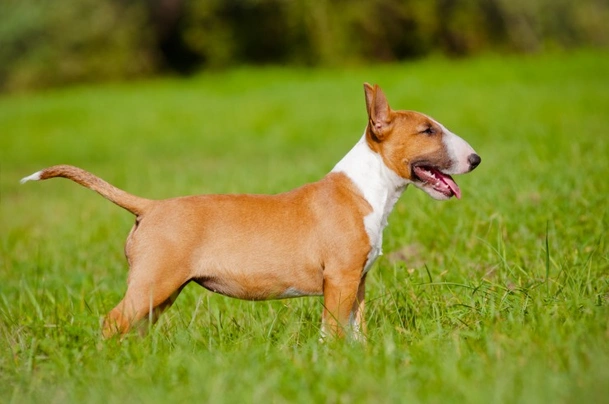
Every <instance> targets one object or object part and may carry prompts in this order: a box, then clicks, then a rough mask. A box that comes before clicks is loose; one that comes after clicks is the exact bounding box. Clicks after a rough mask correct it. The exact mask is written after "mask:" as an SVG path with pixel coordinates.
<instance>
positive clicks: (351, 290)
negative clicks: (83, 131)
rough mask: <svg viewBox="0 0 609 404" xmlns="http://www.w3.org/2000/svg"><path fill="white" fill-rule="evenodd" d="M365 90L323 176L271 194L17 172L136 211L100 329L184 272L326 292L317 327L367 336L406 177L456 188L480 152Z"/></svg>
mask: <svg viewBox="0 0 609 404" xmlns="http://www.w3.org/2000/svg"><path fill="white" fill-rule="evenodd" d="M364 93H365V100H366V110H367V112H368V124H367V126H366V129H365V132H364V134H363V136H362V137H361V138H360V140H359V141H358V142H357V144H356V145H355V146H354V147H353V148H352V149H351V151H349V153H347V155H346V156H345V157H344V158H343V159H342V160H340V161H339V162H338V164H336V166H335V167H334V169H332V171H330V173H328V174H327V175H326V176H325V177H323V178H322V179H321V180H319V181H317V182H314V183H310V184H306V185H303V186H301V187H299V188H296V189H294V190H292V191H289V192H285V193H281V194H277V195H250V194H235V195H232V194H231V195H199V196H185V197H179V198H172V199H165V200H152V199H145V198H141V197H138V196H135V195H132V194H129V193H127V192H125V191H123V190H121V189H118V188H116V187H114V186H113V185H111V184H109V183H107V182H106V181H104V180H102V179H101V178H99V177H96V176H95V175H93V174H91V173H89V172H87V171H85V170H83V169H81V168H78V167H74V166H69V165H57V166H53V167H49V168H46V169H44V170H42V171H38V172H36V173H34V174H32V175H30V176H28V177H25V178H23V179H22V180H21V182H22V183H25V182H26V181H29V180H46V179H49V178H54V177H64V178H68V179H70V180H72V181H74V182H76V183H78V184H80V185H82V186H84V187H87V188H89V189H91V190H94V191H96V192H97V193H99V194H100V195H102V196H103V197H104V198H106V199H108V200H110V201H112V202H114V203H115V204H117V205H118V206H120V207H122V208H124V209H126V210H128V211H129V212H131V213H133V214H134V215H135V216H136V219H135V224H134V226H133V228H132V229H131V231H130V233H129V236H128V237H127V242H126V246H125V255H126V257H127V261H128V263H129V267H130V269H129V275H128V281H127V292H126V294H125V296H124V298H123V299H122V300H121V301H120V302H119V303H118V305H117V306H116V307H115V308H113V309H112V310H111V311H110V312H109V313H108V314H107V315H106V317H105V319H104V321H103V326H102V334H103V336H104V337H105V338H108V337H111V336H113V335H117V334H118V335H124V334H125V333H127V332H128V331H129V330H130V329H131V328H133V327H134V326H135V325H136V324H138V323H140V322H141V321H144V320H147V319H152V320H153V321H156V319H158V316H159V315H160V314H161V313H162V312H163V311H164V310H166V309H167V308H168V307H170V306H171V304H172V303H173V302H174V301H175V299H176V298H177V296H178V294H179V293H180V291H181V290H182V288H184V286H185V285H186V284H188V283H189V282H196V283H198V284H199V285H201V286H203V287H204V288H206V289H209V290H210V291H213V292H216V293H220V294H222V295H226V296H230V297H234V298H239V299H247V300H267V299H283V298H292V297H299V296H323V314H322V326H321V331H322V335H324V336H326V335H333V336H336V337H342V336H344V335H345V334H347V335H353V336H355V337H358V336H365V332H366V327H365V321H364V295H365V285H366V276H367V274H368V271H369V270H370V268H371V266H372V264H373V263H374V261H375V260H376V258H377V257H378V256H379V255H381V248H382V240H383V229H384V228H385V227H386V226H387V217H388V216H389V214H390V213H391V210H392V209H393V207H394V205H395V203H396V202H397V200H398V198H399V197H400V195H401V194H402V193H403V192H404V190H405V189H406V188H407V187H408V185H410V184H413V185H414V186H415V187H417V188H419V189H421V190H423V191H425V192H426V193H427V194H429V195H430V196H431V197H432V198H434V199H438V200H446V199H449V198H451V197H453V196H454V197H456V198H461V191H460V189H459V187H458V186H457V184H456V183H455V181H454V180H453V179H452V177H451V175H454V174H464V173H468V172H470V171H472V170H473V169H474V168H476V167H477V166H478V164H480V160H481V159H480V156H478V154H476V152H475V151H474V149H472V147H471V146H470V145H469V144H468V143H467V142H465V141H464V140H463V139H461V138H460V137H458V136H457V135H455V134H453V133H452V132H450V131H449V130H448V129H446V128H445V127H444V126H442V125H441V124H440V123H438V122H437V121H436V120H434V119H432V118H430V117H429V116H427V115H424V114H422V113H418V112H414V111H399V110H393V109H391V107H390V106H389V104H388V102H387V99H386V97H385V94H384V93H383V91H382V90H381V88H380V87H378V85H374V86H372V85H370V84H368V83H365V84H364Z"/></svg>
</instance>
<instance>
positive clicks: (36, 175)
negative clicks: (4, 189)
mask: <svg viewBox="0 0 609 404" xmlns="http://www.w3.org/2000/svg"><path fill="white" fill-rule="evenodd" d="M40 173H42V171H37V172H35V173H34V174H32V175H28V176H27V177H23V178H22V179H21V181H19V182H21V183H22V184H25V183H26V182H28V181H38V180H40Z"/></svg>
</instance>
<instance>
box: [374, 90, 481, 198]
mask: <svg viewBox="0 0 609 404" xmlns="http://www.w3.org/2000/svg"><path fill="white" fill-rule="evenodd" d="M364 91H365V93H366V109H367V110H368V126H367V128H366V141H367V143H368V146H369V147H370V148H371V149H372V150H373V151H375V152H376V153H378V154H379V155H380V156H381V157H382V158H383V161H384V163H385V165H386V166H387V167H389V168H390V169H391V170H392V171H394V172H395V173H397V174H398V175H399V176H400V177H402V178H404V179H405V180H407V181H408V182H410V183H412V184H414V185H415V186H416V187H417V188H420V189H422V190H424V191H425V192H427V193H428V194H429V195H430V196H431V197H432V198H435V199H440V200H443V199H449V198H450V197H452V196H456V197H457V198H460V197H461V191H460V190H459V187H458V186H457V184H456V183H455V181H454V180H453V179H452V177H451V175H452V174H465V173H468V172H470V171H472V170H473V169H474V168H476V167H477V166H478V164H480V156H478V155H477V154H476V152H475V151H474V149H472V147H471V146H470V145H469V144H467V142H466V141H465V140H463V139H461V138H460V137H459V136H457V135H455V134H454V133H452V132H450V131H449V130H448V129H446V128H445V127H444V126H442V125H441V124H440V123H438V122H437V121H435V120H434V119H432V118H430V117H428V116H427V115H424V114H421V113H419V112H414V111H394V110H392V109H391V108H390V107H389V104H388V103H387V99H386V98H385V94H383V91H382V90H381V89H380V87H379V86H377V85H374V86H371V85H370V84H368V83H366V84H364Z"/></svg>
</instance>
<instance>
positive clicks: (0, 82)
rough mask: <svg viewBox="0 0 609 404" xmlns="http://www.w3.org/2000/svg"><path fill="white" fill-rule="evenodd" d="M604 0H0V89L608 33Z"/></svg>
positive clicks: (399, 55)
mask: <svg viewBox="0 0 609 404" xmlns="http://www.w3.org/2000/svg"><path fill="white" fill-rule="evenodd" d="M606 21H609V1H607V0H198V1H197V0H148V1H142V0H61V1H48V0H1V2H0V89H2V90H15V89H22V88H37V87H44V86H51V85H62V84H67V83H74V82H83V81H100V80H116V79H125V78H130V77H137V76H145V75H153V74H158V73H161V72H167V71H170V72H177V73H180V74H188V73H191V72H195V71H198V70H200V69H205V68H208V69H221V68H225V67H229V66H233V65H238V64H282V65H306V66H341V65H348V64H361V63H373V62H379V61H380V62H391V61H399V60H405V59H411V58H418V57H423V56H425V55H429V54H434V53H442V54H446V55H449V56H455V57H459V56H468V55H473V54H476V53H480V52H500V53H506V52H507V53H534V52H542V51H547V50H555V49H569V48H575V47H582V46H585V47H590V46H595V47H607V45H609V24H607V23H606Z"/></svg>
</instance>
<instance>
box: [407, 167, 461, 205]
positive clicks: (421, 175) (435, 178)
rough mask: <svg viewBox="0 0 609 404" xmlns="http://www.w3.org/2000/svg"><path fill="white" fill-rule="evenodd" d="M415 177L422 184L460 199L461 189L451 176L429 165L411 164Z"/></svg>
mask: <svg viewBox="0 0 609 404" xmlns="http://www.w3.org/2000/svg"><path fill="white" fill-rule="evenodd" d="M412 171H413V173H414V175H415V177H416V178H415V179H416V180H419V181H420V182H421V183H422V185H423V186H429V187H431V188H433V189H434V190H435V191H437V192H439V193H441V194H442V195H445V196H447V197H449V198H450V197H451V196H455V197H457V199H461V190H460V189H459V186H458V185H457V183H456V182H455V181H454V180H453V178H452V177H451V176H450V175H448V174H444V173H442V172H441V171H440V170H438V169H436V168H433V167H430V166H422V165H421V166H419V165H414V166H412Z"/></svg>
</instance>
